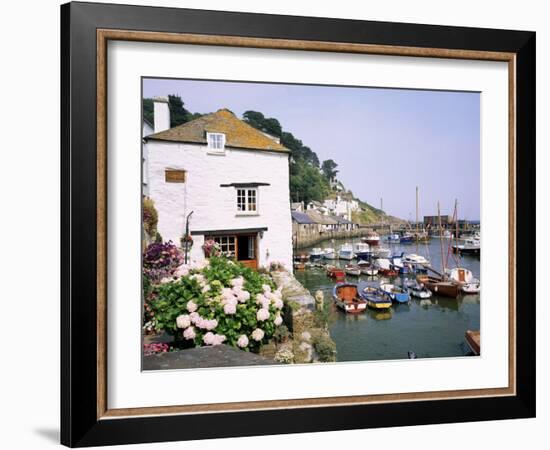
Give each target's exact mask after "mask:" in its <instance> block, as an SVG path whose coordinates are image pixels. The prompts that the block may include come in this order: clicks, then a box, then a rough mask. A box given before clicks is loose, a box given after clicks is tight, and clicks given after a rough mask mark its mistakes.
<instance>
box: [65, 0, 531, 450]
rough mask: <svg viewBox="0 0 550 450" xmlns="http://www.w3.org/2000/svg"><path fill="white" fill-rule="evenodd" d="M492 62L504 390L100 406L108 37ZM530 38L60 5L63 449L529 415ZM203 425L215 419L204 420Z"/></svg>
mask: <svg viewBox="0 0 550 450" xmlns="http://www.w3.org/2000/svg"><path fill="white" fill-rule="evenodd" d="M118 40H120V41H136V42H155V43H163V44H171V45H176V44H179V43H180V44H188V45H189V44H191V45H204V46H230V47H232V48H235V49H237V50H238V49H239V48H259V49H262V48H268V49H284V50H291V51H296V52H298V54H299V52H303V51H318V52H335V53H351V54H378V55H389V56H395V57H399V56H407V57H423V58H435V57H437V58H446V59H465V60H489V61H504V62H506V63H507V64H508V70H509V111H508V117H509V131H508V137H509V153H508V157H509V183H510V184H509V192H508V199H509V232H508V242H507V243H506V244H507V245H508V251H509V257H510V260H509V261H510V262H509V275H510V281H509V298H508V302H509V310H510V319H509V385H508V387H507V388H495V389H484V390H479V389H478V390H471V391H467V390H465V391H460V392H457V391H433V392H423V393H411V394H391V393H388V394H384V395H370V396H359V397H345V398H340V397H323V398H301V399H295V398H294V399H286V400H270V401H260V402H236V403H210V404H205V405H195V406H192V405H172V406H162V407H157V406H156V405H150V407H148V408H136V409H131V408H130V409H110V408H109V407H108V404H107V389H108V386H107V384H106V380H107V376H106V374H107V362H108V359H107V354H106V348H107V347H106V345H107V344H106V343H107V340H108V335H107V315H108V311H107V307H106V305H107V303H106V295H107V204H108V201H109V199H108V198H107V190H106V182H107V167H108V166H107V132H108V130H107V107H106V102H107V89H108V87H107V83H106V80H107V76H106V74H107V43H108V42H109V41H118ZM535 42H536V36H535V33H533V32H527V31H509V30H494V29H479V28H463V27H448V26H434V25H418V24H404V23H389V22H370V21H356V20H342V19H328V18H312V17H292V16H277V15H264V14H250V13H233V12H215V11H201V10H190V9H174V8H156V7H141V6H126V5H111V4H93V3H79V2H73V3H68V4H65V5H62V7H61V56H62V66H61V119H62V120H61V122H62V123H61V143H62V148H61V176H62V179H61V205H62V215H61V261H62V262H61V293H62V295H61V442H62V444H64V445H67V446H70V447H81V446H93V445H115V444H126V443H144V442H161V441H177V440H190V439H206V438H219V437H236V436H251V435H268V434H282V433H300V432H319V431H332V430H348V429H356V428H373V427H389V426H405V425H409V426H410V425H421V424H435V423H448V422H468V421H482V420H497V419H511V418H529V417H534V416H535V314H536V302H535V273H534V271H532V270H531V269H530V267H529V265H527V264H521V265H520V264H518V261H529V260H531V259H532V258H533V255H534V253H535V249H536V246H535V176H534V173H535V102H536V92H535ZM213 421H215V423H216V427H212V426H211V424H212V422H213Z"/></svg>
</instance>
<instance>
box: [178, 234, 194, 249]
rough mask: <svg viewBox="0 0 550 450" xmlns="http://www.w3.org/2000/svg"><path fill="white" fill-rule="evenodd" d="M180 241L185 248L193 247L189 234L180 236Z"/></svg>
mask: <svg viewBox="0 0 550 450" xmlns="http://www.w3.org/2000/svg"><path fill="white" fill-rule="evenodd" d="M180 243H181V247H182V248H186V246H187V248H191V247H193V237H192V236H191V235H190V234H188V235H186V236H182V237H181V238H180Z"/></svg>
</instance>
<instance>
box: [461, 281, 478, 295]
mask: <svg viewBox="0 0 550 450" xmlns="http://www.w3.org/2000/svg"><path fill="white" fill-rule="evenodd" d="M462 292H464V293H465V294H479V293H480V292H481V284H480V282H479V280H476V281H474V282H472V283H467V284H465V285H463V286H462Z"/></svg>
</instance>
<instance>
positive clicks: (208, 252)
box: [202, 239, 221, 258]
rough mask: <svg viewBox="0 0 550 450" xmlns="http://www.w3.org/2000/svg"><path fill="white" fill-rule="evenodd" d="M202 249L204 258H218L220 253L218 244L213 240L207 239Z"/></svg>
mask: <svg viewBox="0 0 550 450" xmlns="http://www.w3.org/2000/svg"><path fill="white" fill-rule="evenodd" d="M202 249H203V251H204V256H205V257H206V258H210V257H211V256H220V253H221V247H220V244H218V243H217V242H216V241H215V240H214V239H207V240H206V241H205V242H204V244H203V246H202Z"/></svg>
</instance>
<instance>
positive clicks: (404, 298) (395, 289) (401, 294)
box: [380, 283, 411, 303]
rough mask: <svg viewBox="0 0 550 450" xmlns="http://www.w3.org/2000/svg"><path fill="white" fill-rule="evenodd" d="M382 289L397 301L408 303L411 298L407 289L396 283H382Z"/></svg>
mask: <svg viewBox="0 0 550 450" xmlns="http://www.w3.org/2000/svg"><path fill="white" fill-rule="evenodd" d="M380 290H381V291H382V292H383V293H384V294H385V295H387V296H388V297H389V298H390V299H391V300H392V301H394V302H396V303H408V302H409V301H410V299H411V296H410V295H409V293H408V292H407V291H406V290H405V289H403V288H402V287H399V286H396V285H394V284H389V283H384V284H381V285H380Z"/></svg>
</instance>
